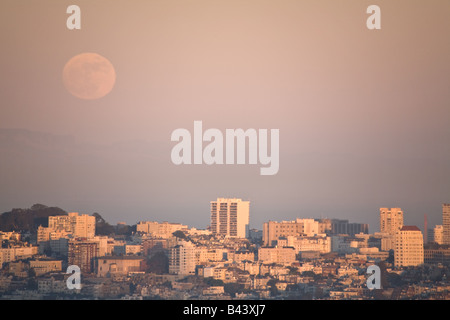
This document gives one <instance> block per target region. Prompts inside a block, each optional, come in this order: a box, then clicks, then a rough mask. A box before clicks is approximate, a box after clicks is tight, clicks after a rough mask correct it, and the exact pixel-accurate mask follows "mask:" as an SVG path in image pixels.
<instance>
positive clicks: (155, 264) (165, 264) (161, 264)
mask: <svg viewBox="0 0 450 320" xmlns="http://www.w3.org/2000/svg"><path fill="white" fill-rule="evenodd" d="M147 272H150V273H156V274H164V273H168V272H169V258H168V257H167V256H166V254H165V253H164V252H162V251H160V252H157V253H155V254H154V255H153V256H152V257H151V258H150V259H148V261H147Z"/></svg>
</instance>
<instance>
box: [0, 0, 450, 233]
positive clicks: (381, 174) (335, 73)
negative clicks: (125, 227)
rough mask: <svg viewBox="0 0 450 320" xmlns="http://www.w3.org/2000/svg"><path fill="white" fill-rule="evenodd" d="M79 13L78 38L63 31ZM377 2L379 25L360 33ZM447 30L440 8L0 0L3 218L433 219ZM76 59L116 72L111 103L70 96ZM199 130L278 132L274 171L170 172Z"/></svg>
mask: <svg viewBox="0 0 450 320" xmlns="http://www.w3.org/2000/svg"><path fill="white" fill-rule="evenodd" d="M71 4H77V5H79V6H80V8H81V19H82V20H81V30H72V31H71V30H68V29H67V28H66V19H67V18H68V16H69V15H68V14H66V8H67V7H68V6H69V5H71ZM372 4H377V5H379V6H380V7H381V16H382V29H381V30H374V31H370V30H368V29H367V28H366V19H367V17H368V14H367V13H366V8H367V7H368V6H369V5H372ZM449 31H450V1H448V0H431V1H423V0H420V1H413V0H397V1H382V0H373V1H363V0H342V1H335V0H323V1H317V0H308V1H301V0H280V1H278V0H277V1H275V0H215V1H211V0H202V1H200V0H191V1H186V0H177V1H175V0H155V1H149V0H145V1H144V0H142V1H136V0H133V1H129V0H115V1H101V0H96V1H62V0H60V1H54V0H51V1H50V0H41V1H31V0H30V1H17V0H2V10H0V41H1V53H0V55H1V58H2V59H0V99H1V100H0V101H1V111H0V212H4V211H9V210H10V209H11V208H13V207H30V206H31V205H32V204H34V203H43V204H47V205H56V206H60V207H61V208H63V209H65V210H69V211H79V212H85V213H92V212H99V213H100V214H102V215H103V216H104V217H105V218H106V219H107V220H108V221H110V222H117V221H125V222H127V223H135V222H137V221H139V220H157V221H163V220H167V221H173V222H178V221H179V222H183V223H186V224H189V225H191V226H197V227H205V226H206V225H208V224H209V218H210V214H209V201H211V200H214V199H216V198H217V197H239V198H243V199H244V200H250V201H251V210H250V222H251V227H256V228H261V226H262V223H263V222H264V221H267V220H269V219H271V220H286V219H293V218H296V217H335V218H342V219H350V220H351V221H354V222H365V223H369V224H370V231H371V232H373V231H378V229H379V208H380V207H397V206H398V207H401V208H403V209H404V211H405V223H406V224H412V225H418V226H419V227H420V228H421V229H422V227H423V214H424V213H427V214H428V217H429V225H431V226H432V225H434V224H439V223H441V219H442V217H441V215H442V212H441V211H442V210H441V204H442V203H443V202H450V125H449V124H450V90H449V88H450V37H449ZM82 52H95V53H98V54H100V55H102V56H104V57H106V58H107V59H109V61H110V62H111V63H112V65H113V66H114V68H115V71H116V82H115V86H114V88H113V90H112V91H111V93H109V94H108V95H107V96H105V97H103V98H101V99H98V100H82V99H79V98H76V97H74V96H72V95H71V94H70V93H69V92H68V91H67V90H66V88H65V87H64V85H63V81H62V70H63V68H64V65H65V64H66V62H67V61H68V60H69V59H70V58H72V57H73V56H75V55H77V54H79V53H82ZM194 120H202V121H203V126H204V128H205V129H207V128H218V129H220V130H223V131H225V129H227V128H243V129H248V128H266V129H275V128H276V129H280V171H279V173H278V174H277V175H275V176H260V175H259V167H260V166H259V165H256V166H250V165H241V166H237V165H234V166H225V165H222V166H220V165H218V166H217V165H216V166H206V165H200V166H175V165H173V164H172V162H171V160H170V151H171V149H172V147H173V146H174V143H173V142H171V141H170V135H171V133H172V131H173V130H175V129H177V128H187V129H189V130H191V131H192V130H193V121H194ZM7 129H8V130H7ZM10 129H21V130H10Z"/></svg>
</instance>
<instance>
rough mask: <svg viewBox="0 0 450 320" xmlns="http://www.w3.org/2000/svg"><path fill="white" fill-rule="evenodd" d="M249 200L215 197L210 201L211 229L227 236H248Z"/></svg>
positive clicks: (215, 232)
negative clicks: (214, 199) (215, 198)
mask: <svg viewBox="0 0 450 320" xmlns="http://www.w3.org/2000/svg"><path fill="white" fill-rule="evenodd" d="M249 220H250V201H242V200H241V199H234V198H233V199H226V198H217V200H216V201H211V226H210V228H211V231H212V233H213V234H219V235H224V236H229V237H237V238H247V237H248V236H249Z"/></svg>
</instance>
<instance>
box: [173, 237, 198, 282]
mask: <svg viewBox="0 0 450 320" xmlns="http://www.w3.org/2000/svg"><path fill="white" fill-rule="evenodd" d="M195 267H196V247H195V245H194V244H193V243H191V242H188V241H181V242H180V243H179V244H178V245H176V246H175V247H172V248H171V249H170V252H169V273H172V274H180V275H194V274H195Z"/></svg>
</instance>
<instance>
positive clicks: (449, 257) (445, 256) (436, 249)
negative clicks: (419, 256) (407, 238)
mask: <svg viewBox="0 0 450 320" xmlns="http://www.w3.org/2000/svg"><path fill="white" fill-rule="evenodd" d="M423 255H424V262H425V263H426V264H443V265H447V266H450V246H448V245H436V244H434V243H431V244H430V243H429V244H427V245H426V246H425V248H424V253H423Z"/></svg>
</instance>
